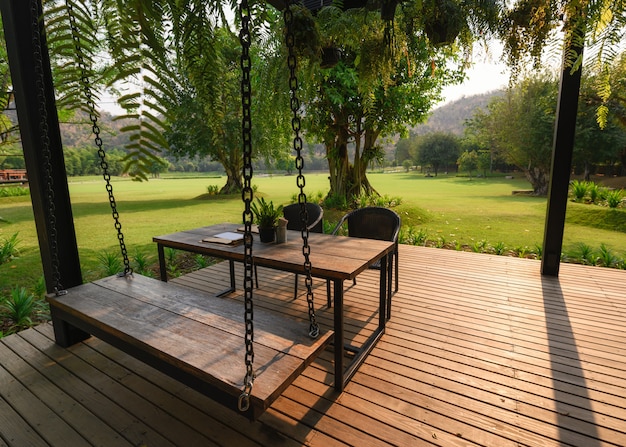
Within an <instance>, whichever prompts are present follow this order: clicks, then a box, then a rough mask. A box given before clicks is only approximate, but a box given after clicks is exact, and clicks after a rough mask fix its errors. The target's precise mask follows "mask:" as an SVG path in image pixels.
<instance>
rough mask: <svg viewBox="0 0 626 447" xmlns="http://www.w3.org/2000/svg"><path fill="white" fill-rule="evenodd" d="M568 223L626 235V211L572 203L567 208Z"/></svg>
mask: <svg viewBox="0 0 626 447" xmlns="http://www.w3.org/2000/svg"><path fill="white" fill-rule="evenodd" d="M567 222H568V223H571V224H577V225H584V226H586V227H590V228H600V229H605V230H610V231H617V232H620V233H626V209H624V208H608V207H600V206H589V205H578V204H574V203H571V204H570V205H569V206H568V207H567Z"/></svg>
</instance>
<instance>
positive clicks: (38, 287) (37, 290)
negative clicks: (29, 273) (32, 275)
mask: <svg viewBox="0 0 626 447" xmlns="http://www.w3.org/2000/svg"><path fill="white" fill-rule="evenodd" d="M46 292H47V290H46V278H45V277H43V276H40V277H39V278H38V279H37V281H35V285H34V286H33V295H34V296H35V298H37V299H40V300H42V299H43V298H44V297H45V295H46Z"/></svg>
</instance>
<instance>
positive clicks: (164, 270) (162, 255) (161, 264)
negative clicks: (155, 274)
mask: <svg viewBox="0 0 626 447" xmlns="http://www.w3.org/2000/svg"><path fill="white" fill-rule="evenodd" d="M157 251H158V253H159V271H160V272H161V281H164V282H167V267H166V266H165V253H164V252H163V245H161V244H157Z"/></svg>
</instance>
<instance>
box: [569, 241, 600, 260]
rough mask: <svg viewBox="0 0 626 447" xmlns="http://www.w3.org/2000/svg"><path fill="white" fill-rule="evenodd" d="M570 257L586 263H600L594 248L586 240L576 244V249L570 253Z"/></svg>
mask: <svg viewBox="0 0 626 447" xmlns="http://www.w3.org/2000/svg"><path fill="white" fill-rule="evenodd" d="M568 258H571V259H573V260H574V261H575V262H578V263H580V264H585V265H596V264H597V263H598V259H597V257H596V256H595V255H594V253H593V249H592V248H591V247H590V246H589V245H587V244H585V243H584V242H580V243H578V244H576V246H575V247H574V250H573V251H572V252H571V254H570V255H568Z"/></svg>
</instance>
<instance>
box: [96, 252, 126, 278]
mask: <svg viewBox="0 0 626 447" xmlns="http://www.w3.org/2000/svg"><path fill="white" fill-rule="evenodd" d="M98 263H99V264H100V271H101V273H102V275H103V276H112V275H117V274H118V273H120V272H121V271H123V270H124V266H123V264H122V261H121V260H120V258H119V257H118V256H117V255H116V254H113V253H109V252H106V251H105V252H102V253H100V254H99V255H98Z"/></svg>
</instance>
